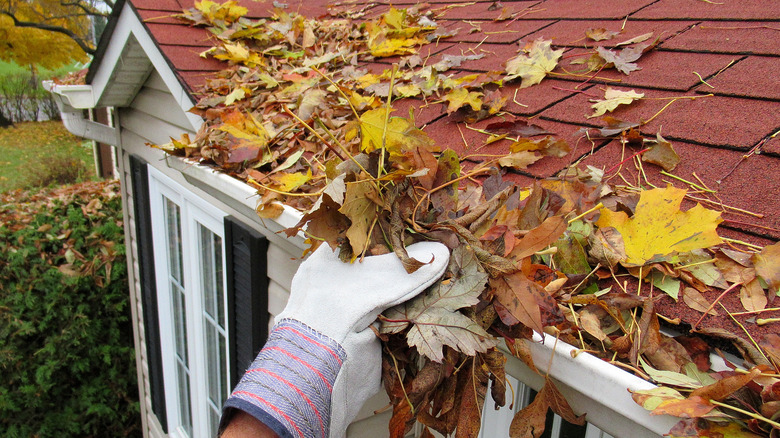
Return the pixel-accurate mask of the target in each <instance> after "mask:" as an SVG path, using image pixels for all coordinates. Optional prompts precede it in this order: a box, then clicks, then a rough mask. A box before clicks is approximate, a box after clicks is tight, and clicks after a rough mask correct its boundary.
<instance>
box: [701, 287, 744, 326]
mask: <svg viewBox="0 0 780 438" xmlns="http://www.w3.org/2000/svg"><path fill="white" fill-rule="evenodd" d="M741 285H742V283H734V284H732V285H731V286H729V288H728V289H726V290H724V291H723V293H722V294H720V295H719V296H718V298H715V301H713V302H712V304H710V307H708V308H707V310H705V311H704V313H703V314H702V315H701V318H699V320H698V321H696V323H695V324H693V325H692V326H691V331H692V332H695V331H696V328H697V327H698V326H699V323H700V322H701V321H702V320H703V319H704V317H705V316H707V314H708V313H710V310H712V309H713V308H714V307H715V304H718V302H719V301H720V300H721V298H723V297H724V296H726V294H727V293H729V292H730V291H731V290H732V289H734V288H735V287H737V286H741ZM726 311H727V312H728V310H726Z"/></svg>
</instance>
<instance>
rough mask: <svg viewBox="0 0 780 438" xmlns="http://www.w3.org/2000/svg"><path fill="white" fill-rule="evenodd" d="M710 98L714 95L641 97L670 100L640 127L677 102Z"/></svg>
mask: <svg viewBox="0 0 780 438" xmlns="http://www.w3.org/2000/svg"><path fill="white" fill-rule="evenodd" d="M712 96H714V94H712V93H710V94H705V95H703V96H681V97H672V98H669V97H647V98H644V97H643V98H642V99H643V100H662V99H671V100H670V101H669V102H668V103H667V104H666V105H664V106H663V108H661V109H660V110H658V112H657V113H655V114H654V115H653V117H650V118H649V119H647V120H645V121H643V122H642V123H641V124H642V125H647V124H648V123H650V122H652V121H653V120H655V118H656V117H658V116H659V115H661V113H662V112H664V111H665V110H666V108H669V106H670V105H671V104H673V103H675V102H677V101H678V100H681V99H690V100H696V99H699V98H702V97H712Z"/></svg>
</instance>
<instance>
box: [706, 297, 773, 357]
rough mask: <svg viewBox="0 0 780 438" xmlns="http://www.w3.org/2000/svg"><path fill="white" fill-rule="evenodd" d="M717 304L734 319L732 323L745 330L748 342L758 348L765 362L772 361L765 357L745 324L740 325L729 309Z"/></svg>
mask: <svg viewBox="0 0 780 438" xmlns="http://www.w3.org/2000/svg"><path fill="white" fill-rule="evenodd" d="M718 304H720V307H722V308H723V310H724V311H725V312H726V314H727V315H728V316H729V318H731V319H732V320H733V321H734V323H735V324H736V325H738V326H739V328H741V329H742V331H743V332H745V334H746V335H747V337H748V338H749V339H750V342H752V343H753V345H754V346H755V347H756V350H758V352H759V353H761V356H764V359H766V361H767V363H772V361H770V360H769V358H768V357H766V354H764V351H763V350H762V349H761V347H760V346H759V345H758V342H756V340H755V339H753V335H751V334H750V332H749V331H748V330H747V329H746V328H745V326H744V325H742V323H741V322H739V321H737V318H734V315H732V314H731V312H729V309H727V308H726V306H724V305H723V304H722V303H718Z"/></svg>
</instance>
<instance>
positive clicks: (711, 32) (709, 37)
mask: <svg viewBox="0 0 780 438" xmlns="http://www.w3.org/2000/svg"><path fill="white" fill-rule="evenodd" d="M779 33H780V23H778V22H742V21H737V22H725V21H720V22H718V21H705V22H703V23H701V24H699V25H697V26H694V27H692V28H691V29H689V30H687V31H686V32H683V33H682V34H680V35H677V36H675V37H674V38H670V39H669V40H667V41H665V42H664V43H663V44H662V45H661V47H663V48H664V49H670V50H681V51H686V52H714V53H733V54H743V53H746V54H760V55H780V44H778V43H777V42H778V34H779Z"/></svg>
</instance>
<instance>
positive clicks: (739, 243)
mask: <svg viewBox="0 0 780 438" xmlns="http://www.w3.org/2000/svg"><path fill="white" fill-rule="evenodd" d="M721 239H723V241H724V242H729V243H736V244H737V245H744V246H747V247H748V248H752V249H757V250H759V251H760V250H762V249H764V248H763V247H761V246H758V245H753V244H752V243H747V242H743V241H741V240H737V239H729V238H728V237H721Z"/></svg>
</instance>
